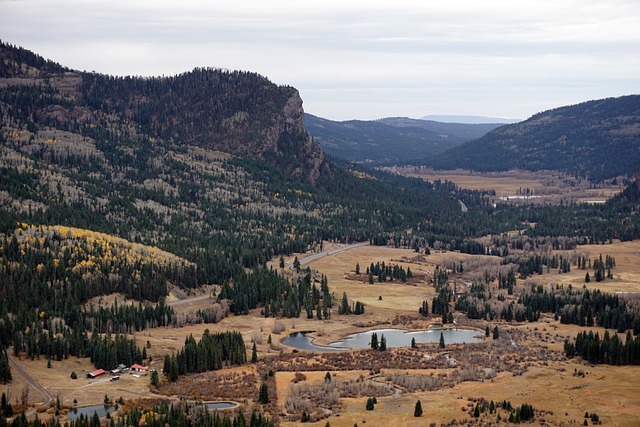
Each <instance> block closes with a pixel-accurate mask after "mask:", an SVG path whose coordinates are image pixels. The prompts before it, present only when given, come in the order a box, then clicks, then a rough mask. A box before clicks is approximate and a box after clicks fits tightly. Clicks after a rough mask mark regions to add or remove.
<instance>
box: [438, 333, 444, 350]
mask: <svg viewBox="0 0 640 427" xmlns="http://www.w3.org/2000/svg"><path fill="white" fill-rule="evenodd" d="M438 347H440V348H444V335H443V334H442V332H440V343H439V344H438Z"/></svg>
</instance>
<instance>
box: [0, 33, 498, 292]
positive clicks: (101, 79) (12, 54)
mask: <svg viewBox="0 0 640 427" xmlns="http://www.w3.org/2000/svg"><path fill="white" fill-rule="evenodd" d="M0 58H1V59H2V61H1V63H0V65H1V67H0V76H2V77H1V78H0V111H1V112H2V123H3V126H2V132H1V133H0V143H1V144H0V152H1V155H0V171H1V172H2V173H1V174H0V210H1V211H2V213H3V215H2V216H1V218H2V220H1V221H0V222H1V223H2V230H0V231H5V232H8V233H12V232H13V230H14V229H15V227H16V222H21V223H26V224H29V225H33V224H36V225H39V224H44V225H51V226H57V225H65V226H73V227H78V228H83V229H87V230H92V231H99V232H104V233H109V234H111V235H113V236H117V237H121V238H124V239H127V240H129V241H131V242H140V243H144V244H148V245H153V246H157V247H159V248H162V249H163V250H166V251H169V252H171V253H174V254H176V255H178V256H181V257H183V258H185V259H186V260H188V261H189V262H192V263H195V264H196V265H197V266H198V269H197V271H198V276H197V281H198V282H199V283H203V282H216V283H222V282H224V281H226V280H229V279H230V278H232V277H237V276H238V275H241V274H243V272H244V268H252V267H255V266H258V265H261V264H263V263H264V262H265V261H266V260H268V259H270V258H271V257H272V256H274V255H276V254H288V253H291V252H294V251H295V252H302V251H305V250H307V249H308V248H310V247H313V246H317V245H320V242H321V241H322V240H325V239H337V240H341V241H354V240H367V239H374V238H375V239H377V241H386V240H385V239H388V238H390V237H389V236H392V235H393V234H394V233H396V232H398V231H400V230H403V229H404V228H407V227H411V226H412V224H415V223H416V222H417V221H420V220H422V219H424V218H432V219H430V224H432V227H433V232H432V233H435V234H432V238H437V237H436V236H437V235H439V234H441V231H439V230H441V228H439V226H438V224H439V221H441V220H442V221H447V222H450V221H451V220H452V218H458V217H460V215H462V212H461V211H460V205H459V202H458V199H460V198H462V199H465V203H466V204H467V205H468V206H469V207H470V209H476V208H477V209H484V208H483V206H484V205H485V204H486V202H485V201H483V200H482V199H481V198H480V197H479V196H478V194H476V193H472V192H465V191H460V190H458V189H456V188H455V187H454V186H452V185H449V184H442V183H440V184H438V185H433V184H429V183H423V182H421V181H418V180H409V179H404V178H401V177H395V176H391V175H386V174H382V173H378V172H368V173H363V172H360V171H357V170H355V169H354V168H353V167H352V166H350V165H340V164H337V163H330V162H328V161H327V160H325V159H324V156H323V153H322V151H321V149H320V147H319V145H317V144H316V143H314V142H313V141H312V139H311V138H310V137H309V136H308V134H307V133H306V131H305V129H304V127H302V110H301V108H300V103H299V97H298V96H297V92H296V91H295V89H292V88H289V87H278V86H275V85H273V84H271V83H270V82H268V80H266V79H265V78H263V77H261V76H258V75H255V74H252V73H245V72H229V71H220V70H212V69H198V70H195V71H193V72H190V73H184V74H181V75H179V76H175V77H163V78H140V77H136V78H133V77H125V78H121V77H110V76H104V75H100V74H95V73H81V72H75V71H71V70H68V69H66V68H64V67H62V66H60V65H58V64H55V63H53V62H50V61H46V60H44V59H43V58H41V57H39V56H38V55H35V54H33V53H31V52H29V51H27V50H25V49H20V48H15V47H13V46H10V45H2V49H1V50H0ZM467 199H468V200H467ZM457 222H458V223H460V222H461V221H457ZM492 226H493V225H492ZM478 231H479V230H478ZM425 232H429V231H428V230H427V229H425ZM463 233H464V227H462V228H460V229H459V235H458V236H457V239H458V240H459V241H461V240H462V239H464V238H465V235H464V234H463Z"/></svg>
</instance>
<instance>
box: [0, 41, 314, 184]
mask: <svg viewBox="0 0 640 427" xmlns="http://www.w3.org/2000/svg"><path fill="white" fill-rule="evenodd" d="M10 85H21V86H35V87H38V88H39V91H40V92H41V95H39V96H40V98H41V99H39V100H38V101H37V102H33V101H34V99H31V100H29V99H25V100H24V101H25V102H27V103H30V105H28V106H26V105H25V107H26V109H28V110H30V112H31V114H30V115H29V117H27V118H26V120H27V121H28V122H29V125H30V126H31V127H32V129H44V128H45V127H54V128H60V129H62V130H65V131H72V132H78V133H81V134H82V133H90V128H91V126H93V125H96V124H98V123H100V124H102V125H103V126H105V127H107V128H109V129H112V130H116V131H115V134H116V135H120V136H122V137H125V136H127V137H129V138H133V139H135V138H138V139H140V137H143V139H144V136H145V135H146V136H147V137H148V139H149V140H153V141H157V142H160V143H166V144H169V145H171V146H174V147H184V146H194V145H195V146H199V147H203V148H208V149H213V150H218V151H224V152H228V153H231V154H234V155H237V156H241V157H248V158H252V159H260V160H265V161H268V162H271V163H273V164H275V165H276V166H278V167H279V168H282V169H283V170H285V171H287V172H289V173H291V174H293V175H295V176H298V177H304V178H306V179H308V180H309V181H311V182H315V181H316V179H317V178H318V176H319V175H320V169H321V165H322V164H323V161H324V154H323V152H322V149H321V147H320V145H319V144H318V143H316V142H314V141H313V139H312V138H311V137H310V136H309V134H308V133H307V131H306V129H305V128H304V111H303V109H302V100H301V98H300V95H299V93H298V91H297V90H296V89H294V88H292V87H287V86H277V85H275V84H273V83H271V82H270V81H269V80H267V79H266V78H264V77H262V76H260V75H258V74H255V73H249V72H241V71H224V70H219V69H212V68H197V69H195V70H193V71H190V72H186V73H183V74H180V75H177V76H173V77H151V78H141V77H115V76H107V75H102V74H97V73H81V72H72V71H71V70H69V69H66V68H64V67H62V66H60V65H58V64H55V63H53V62H51V61H46V60H44V59H42V58H41V57H39V56H38V55H35V54H33V53H31V52H29V51H27V50H25V49H20V48H16V47H12V46H10V45H4V44H2V45H0V87H7V86H10ZM42 94H44V95H42ZM43 97H44V98H45V99H46V102H43V99H42V98H43ZM87 127H88V128H87ZM120 142H122V141H114V143H120Z"/></svg>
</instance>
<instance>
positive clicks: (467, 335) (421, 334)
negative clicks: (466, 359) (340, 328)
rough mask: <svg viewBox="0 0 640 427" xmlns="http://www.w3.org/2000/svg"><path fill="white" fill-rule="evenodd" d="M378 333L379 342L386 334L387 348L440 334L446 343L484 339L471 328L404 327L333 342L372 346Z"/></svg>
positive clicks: (432, 339)
mask: <svg viewBox="0 0 640 427" xmlns="http://www.w3.org/2000/svg"><path fill="white" fill-rule="evenodd" d="M374 333H376V334H377V335H378V342H380V340H381V339H382V335H384V338H385V340H386V341H387V348H395V347H410V346H411V340H412V339H415V340H416V344H422V343H430V342H439V341H440V334H441V333H442V336H443V337H444V342H445V344H447V343H448V344H463V343H473V342H480V341H482V337H481V335H482V334H481V333H480V332H478V331H473V330H470V329H431V330H427V331H416V332H409V331H406V330H404V329H375V330H373V331H367V332H360V333H359V334H353V335H348V336H347V337H346V338H345V339H344V340H343V341H338V342H334V343H331V345H332V346H336V347H349V348H369V347H371V335H373V334H374Z"/></svg>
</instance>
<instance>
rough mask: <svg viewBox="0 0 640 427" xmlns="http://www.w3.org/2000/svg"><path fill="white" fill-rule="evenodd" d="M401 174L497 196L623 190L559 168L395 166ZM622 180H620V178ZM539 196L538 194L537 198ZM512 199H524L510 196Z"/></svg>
mask: <svg viewBox="0 0 640 427" xmlns="http://www.w3.org/2000/svg"><path fill="white" fill-rule="evenodd" d="M394 170H395V171H396V172H398V173H400V174H401V175H405V176H411V177H416V178H422V179H424V180H427V181H435V180H437V179H440V180H442V181H444V180H447V181H451V182H453V183H455V184H456V185H457V186H459V187H461V188H467V189H470V190H495V192H496V196H497V197H509V196H516V195H518V194H519V191H520V190H524V189H527V188H528V189H529V190H531V194H532V195H534V196H536V198H531V199H529V200H528V202H559V201H560V200H565V201H576V202H587V201H599V202H602V201H605V200H606V199H608V198H610V197H611V196H613V195H615V194H617V193H618V192H620V191H621V190H622V189H623V188H624V187H623V185H622V184H617V185H611V184H604V183H603V184H598V185H597V186H596V188H591V187H592V185H591V184H590V183H589V182H588V181H586V180H583V179H576V178H574V177H569V176H566V175H563V174H561V173H559V172H552V171H539V172H529V171H523V170H514V171H507V172H483V173H480V172H470V171H468V170H453V171H435V170H430V169H416V168H415V167H413V166H407V167H403V168H395V169H394ZM618 181H619V182H621V180H618ZM538 197H539V198H538ZM510 201H511V202H513V203H518V202H522V200H518V199H511V200H510Z"/></svg>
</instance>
